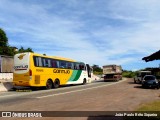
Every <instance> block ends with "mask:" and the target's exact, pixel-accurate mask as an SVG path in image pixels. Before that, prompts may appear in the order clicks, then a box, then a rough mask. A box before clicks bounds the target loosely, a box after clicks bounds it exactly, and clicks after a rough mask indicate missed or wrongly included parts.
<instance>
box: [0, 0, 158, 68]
mask: <svg viewBox="0 0 160 120" xmlns="http://www.w3.org/2000/svg"><path fill="white" fill-rule="evenodd" d="M48 3H49V4H48ZM159 3H160V2H159V1H158V0H141V1H138V0H134V1H128V0H124V1H121V0H109V1H105V0H104V1H103V0H101V1H97V0H89V1H77V0H72V1H71V0H69V1H65V0H63V1H54V2H53V1H50V2H49V1H46V2H45V1H40V2H39V3H36V2H31V1H29V2H28V3H26V2H25V1H14V2H13V1H11V0H8V1H7V0H4V1H3V0H2V1H1V4H0V11H3V12H1V13H0V26H1V27H2V28H4V30H6V32H7V35H8V36H9V43H10V44H11V45H13V46H18V47H20V46H26V47H31V48H33V50H34V51H35V52H38V53H46V54H48V55H57V56H64V57H69V58H73V59H76V60H81V61H85V62H88V63H90V64H98V65H100V66H102V65H104V64H122V65H125V64H127V65H129V64H132V65H131V67H135V68H136V69H137V67H136V66H133V63H135V64H136V61H137V63H138V62H139V61H141V58H142V57H144V56H146V55H149V54H151V53H152V52H155V51H156V50H158V49H159V44H160V41H159V39H160V37H159V33H160V22H159V19H160V15H159V12H160V4H159ZM5 5H7V6H8V7H5ZM131 67H130V68H129V69H134V68H131ZM142 67H144V66H142Z"/></svg>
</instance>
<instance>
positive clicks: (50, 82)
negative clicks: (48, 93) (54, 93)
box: [46, 79, 53, 89]
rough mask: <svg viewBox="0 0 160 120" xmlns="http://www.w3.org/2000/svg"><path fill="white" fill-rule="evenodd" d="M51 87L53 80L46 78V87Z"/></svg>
mask: <svg viewBox="0 0 160 120" xmlns="http://www.w3.org/2000/svg"><path fill="white" fill-rule="evenodd" d="M52 88H53V82H52V80H50V79H49V80H47V82H46V89H52Z"/></svg>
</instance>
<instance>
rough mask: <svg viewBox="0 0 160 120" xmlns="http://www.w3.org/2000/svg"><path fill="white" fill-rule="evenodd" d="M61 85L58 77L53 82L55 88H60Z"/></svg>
mask: <svg viewBox="0 0 160 120" xmlns="http://www.w3.org/2000/svg"><path fill="white" fill-rule="evenodd" d="M59 85H60V82H59V80H58V79H56V80H55V81H54V83H53V88H58V87H59Z"/></svg>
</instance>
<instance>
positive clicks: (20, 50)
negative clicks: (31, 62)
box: [17, 46, 33, 53]
mask: <svg viewBox="0 0 160 120" xmlns="http://www.w3.org/2000/svg"><path fill="white" fill-rule="evenodd" d="M23 52H33V50H32V49H31V48H27V49H24V48H23V47H22V46H21V48H20V49H19V50H18V52H17V53H23Z"/></svg>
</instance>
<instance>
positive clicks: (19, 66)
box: [14, 65, 28, 70]
mask: <svg viewBox="0 0 160 120" xmlns="http://www.w3.org/2000/svg"><path fill="white" fill-rule="evenodd" d="M27 68H28V65H18V66H14V69H15V70H27Z"/></svg>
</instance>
